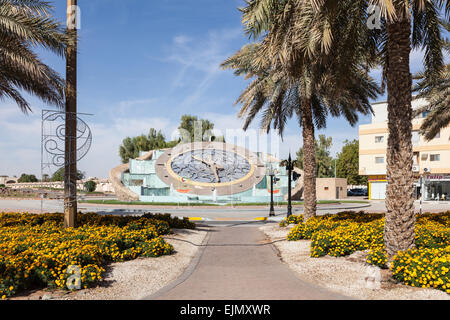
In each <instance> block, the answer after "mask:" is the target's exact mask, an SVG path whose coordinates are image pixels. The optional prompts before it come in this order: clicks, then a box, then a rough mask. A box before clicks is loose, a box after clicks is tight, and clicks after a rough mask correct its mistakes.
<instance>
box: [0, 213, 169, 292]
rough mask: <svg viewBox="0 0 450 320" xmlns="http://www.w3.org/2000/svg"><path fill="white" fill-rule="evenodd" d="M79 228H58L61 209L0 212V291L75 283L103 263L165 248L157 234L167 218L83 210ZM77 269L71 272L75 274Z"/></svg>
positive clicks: (84, 281)
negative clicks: (55, 211)
mask: <svg viewBox="0 0 450 320" xmlns="http://www.w3.org/2000/svg"><path fill="white" fill-rule="evenodd" d="M78 223H79V225H80V227H79V228H76V229H72V228H71V229H64V228H62V214H46V215H31V214H19V213H5V214H0V297H2V298H3V299H5V298H6V297H10V296H12V295H14V294H16V293H18V292H20V291H23V290H26V289H30V288H45V287H48V288H58V287H59V288H66V287H67V284H68V279H69V277H71V276H72V274H73V273H74V272H75V273H78V274H79V277H78V279H79V280H77V281H80V283H77V282H76V281H75V282H74V284H75V285H77V284H78V285H79V286H78V287H80V286H81V288H87V287H91V286H93V285H94V284H96V283H97V282H98V281H100V280H102V274H103V272H104V271H105V269H104V267H105V266H106V265H107V264H108V263H111V262H121V261H126V260H132V259H136V258H138V257H159V256H162V255H167V254H171V253H172V252H173V247H172V246H171V245H170V244H168V243H166V242H165V241H164V239H163V238H162V235H164V234H168V233H170V232H171V229H170V226H169V223H167V222H166V221H161V220H157V219H154V218H153V217H151V216H147V217H118V216H99V215H97V214H86V215H79V216H78ZM78 274H77V276H78Z"/></svg>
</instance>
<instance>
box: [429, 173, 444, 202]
mask: <svg viewBox="0 0 450 320" xmlns="http://www.w3.org/2000/svg"><path fill="white" fill-rule="evenodd" d="M423 199H424V200H426V201H449V200H450V174H431V175H426V176H423Z"/></svg>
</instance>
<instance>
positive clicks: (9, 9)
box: [0, 0, 74, 113]
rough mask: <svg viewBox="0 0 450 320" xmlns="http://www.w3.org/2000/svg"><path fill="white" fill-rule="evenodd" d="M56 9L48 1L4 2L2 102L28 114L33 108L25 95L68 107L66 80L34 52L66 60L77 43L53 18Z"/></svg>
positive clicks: (0, 17)
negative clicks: (70, 47) (43, 51)
mask: <svg viewBox="0 0 450 320" xmlns="http://www.w3.org/2000/svg"><path fill="white" fill-rule="evenodd" d="M52 9H53V6H51V5H50V4H49V2H47V1H41V0H33V1H31V0H26V1H25V0H23V1H12V0H0V60H1V64H0V98H11V99H13V100H14V101H15V102H16V103H17V105H18V106H19V108H20V109H21V110H22V111H23V112H24V113H26V112H28V111H30V110H31V108H30V105H29V103H28V102H27V101H26V100H25V98H24V97H23V95H22V94H23V92H27V93H29V94H31V95H34V96H36V97H38V98H39V99H41V100H42V101H43V102H45V103H47V104H51V105H56V106H58V107H61V108H62V107H63V106H64V102H65V99H64V86H65V84H64V80H63V79H62V78H61V77H60V76H59V75H58V74H57V72H56V71H54V70H53V69H51V68H50V67H48V66H47V65H45V64H44V63H43V62H42V61H41V60H40V59H39V58H38V56H37V55H36V53H35V52H34V51H33V49H34V48H36V47H41V48H43V49H47V50H50V51H52V52H54V53H56V54H57V55H59V56H63V55H64V53H65V49H66V47H67V45H69V44H71V43H73V42H74V39H73V37H71V36H70V35H69V34H68V33H66V32H65V29H64V28H63V26H62V25H61V24H59V23H58V22H57V21H56V20H54V19H53V18H52V17H51V14H50V13H51V10H52Z"/></svg>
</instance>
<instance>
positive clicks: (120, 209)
mask: <svg viewBox="0 0 450 320" xmlns="http://www.w3.org/2000/svg"><path fill="white" fill-rule="evenodd" d="M78 208H79V210H80V211H82V212H98V213H101V214H137V215H138V214H143V213H146V212H152V213H170V214H172V215H174V216H182V217H201V218H205V219H206V220H216V219H225V220H229V219H235V220H237V221H238V220H252V219H255V218H259V217H267V216H268V214H269V206H266V207H245V206H240V207H234V208H233V207H177V206H162V207H161V206H160V207H153V206H123V205H96V204H79V206H78ZM419 208H420V204H419V202H416V203H415V209H416V211H417V212H419ZM422 209H423V212H443V211H447V210H450V203H449V202H427V203H423V205H422ZM344 210H353V211H361V210H363V211H366V212H385V211H386V207H385V204H384V201H370V203H369V204H355V203H342V204H320V205H318V212H317V213H318V214H319V215H323V214H327V213H337V212H341V211H344ZM2 211H3V212H30V213H40V212H41V201H40V200H5V199H2V200H0V212H2ZM62 211H63V201H62V200H44V201H43V202H42V212H62ZM302 211H303V206H301V205H295V206H294V207H293V212H294V214H299V213H301V212H302ZM275 212H276V214H277V215H281V216H282V215H284V214H286V207H285V206H283V207H276V208H275Z"/></svg>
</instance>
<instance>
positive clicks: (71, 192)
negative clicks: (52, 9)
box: [64, 0, 78, 228]
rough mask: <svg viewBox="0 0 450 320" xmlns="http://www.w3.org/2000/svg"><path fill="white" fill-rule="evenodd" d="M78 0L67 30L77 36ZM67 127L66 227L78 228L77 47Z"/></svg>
mask: <svg viewBox="0 0 450 320" xmlns="http://www.w3.org/2000/svg"><path fill="white" fill-rule="evenodd" d="M76 6H77V0H67V9H68V10H67V30H68V31H71V32H74V33H75V36H76V23H74V22H75V21H76V19H74V16H73V15H74V14H77V13H78V12H77V11H76V10H75V8H76ZM66 59H67V62H66V127H65V166H64V227H66V228H74V227H76V218H77V46H76V45H74V46H70V47H67V51H66Z"/></svg>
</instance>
